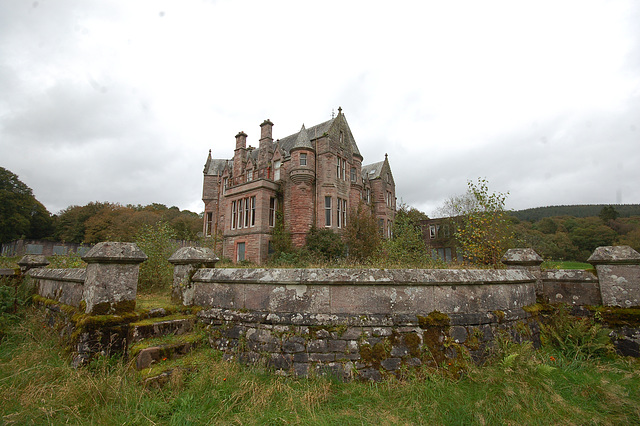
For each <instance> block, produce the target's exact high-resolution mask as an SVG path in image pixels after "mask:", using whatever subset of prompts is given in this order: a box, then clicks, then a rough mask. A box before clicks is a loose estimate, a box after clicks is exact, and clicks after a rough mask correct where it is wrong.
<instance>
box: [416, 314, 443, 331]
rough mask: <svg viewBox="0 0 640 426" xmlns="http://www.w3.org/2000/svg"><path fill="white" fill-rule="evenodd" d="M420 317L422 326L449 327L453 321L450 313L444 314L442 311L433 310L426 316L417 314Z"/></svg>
mask: <svg viewBox="0 0 640 426" xmlns="http://www.w3.org/2000/svg"><path fill="white" fill-rule="evenodd" d="M417 317H418V325H419V326H420V328H428V327H448V326H449V324H450V323H451V319H450V318H449V315H447V314H444V313H442V312H440V311H433V312H431V313H430V314H429V315H427V316H426V317H423V316H421V315H417Z"/></svg>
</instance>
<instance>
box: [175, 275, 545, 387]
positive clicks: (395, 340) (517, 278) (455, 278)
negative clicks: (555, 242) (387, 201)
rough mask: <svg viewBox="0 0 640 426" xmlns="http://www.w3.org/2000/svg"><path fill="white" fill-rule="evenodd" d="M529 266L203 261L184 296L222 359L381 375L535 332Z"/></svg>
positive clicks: (449, 363)
mask: <svg viewBox="0 0 640 426" xmlns="http://www.w3.org/2000/svg"><path fill="white" fill-rule="evenodd" d="M536 280H537V277H535V275H534V274H532V273H531V272H529V271H526V270H513V269H511V270H509V269H505V270H459V269H450V270H417V269H414V270H381V269H199V270H197V271H196V272H195V273H194V274H193V276H192V278H191V280H190V282H189V283H188V284H187V285H186V286H185V288H184V289H183V297H184V302H185V304H188V305H198V306H203V307H205V309H204V310H202V311H200V313H199V316H200V319H201V321H202V322H204V323H205V324H207V325H208V329H209V336H210V339H209V340H210V343H211V345H212V346H213V347H215V348H217V349H219V350H221V351H223V352H224V356H225V358H226V359H238V360H239V361H240V362H243V363H250V364H255V363H264V364H266V365H267V366H269V367H272V368H275V369H276V370H278V371H279V372H280V373H282V374H294V375H298V376H308V375H310V374H311V375H313V374H331V375H335V376H337V377H339V378H343V379H351V378H358V379H365V380H368V379H372V380H380V379H381V378H382V377H384V376H385V375H389V374H394V375H398V374H400V373H401V372H402V371H404V370H405V368H407V367H419V366H421V365H433V366H435V365H439V366H445V367H450V368H455V365H456V363H458V362H459V361H461V360H462V359H468V358H469V357H470V358H472V359H474V360H476V361H481V360H482V357H483V354H484V353H485V352H486V348H487V346H488V345H490V344H491V343H490V342H492V341H494V339H495V337H496V335H498V334H500V333H506V334H508V335H509V336H510V337H511V338H512V339H514V340H516V341H521V340H522V339H529V340H533V341H536V340H537V338H538V327H537V323H535V322H534V321H533V320H532V319H531V318H530V315H529V314H527V313H526V312H525V311H524V310H523V309H522V308H523V307H525V306H527V305H532V304H534V303H535V302H536V299H535V297H536V295H535V285H536Z"/></svg>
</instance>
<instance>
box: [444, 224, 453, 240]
mask: <svg viewBox="0 0 640 426" xmlns="http://www.w3.org/2000/svg"><path fill="white" fill-rule="evenodd" d="M442 236H443V237H444V238H449V237H450V236H451V233H450V232H449V225H446V224H445V225H442Z"/></svg>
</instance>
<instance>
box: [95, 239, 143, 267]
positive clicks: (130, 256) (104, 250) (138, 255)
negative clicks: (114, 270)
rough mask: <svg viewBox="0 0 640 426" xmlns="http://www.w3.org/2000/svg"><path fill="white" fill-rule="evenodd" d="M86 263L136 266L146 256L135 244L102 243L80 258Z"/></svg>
mask: <svg viewBox="0 0 640 426" xmlns="http://www.w3.org/2000/svg"><path fill="white" fill-rule="evenodd" d="M82 260H84V261H85V262H87V263H125V264H131V263H133V264H137V263H142V262H144V261H145V260H147V255H146V254H144V252H143V251H142V250H140V248H139V247H138V246H137V245H136V243H121V242H111V241H107V242H102V243H98V244H96V245H95V246H93V248H92V249H91V250H89V251H88V252H87V254H85V255H84V256H82Z"/></svg>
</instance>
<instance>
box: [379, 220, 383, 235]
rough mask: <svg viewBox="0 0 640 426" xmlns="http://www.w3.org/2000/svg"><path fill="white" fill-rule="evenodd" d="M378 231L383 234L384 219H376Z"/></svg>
mask: <svg viewBox="0 0 640 426" xmlns="http://www.w3.org/2000/svg"><path fill="white" fill-rule="evenodd" d="M378 232H379V233H380V235H381V236H384V219H378Z"/></svg>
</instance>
